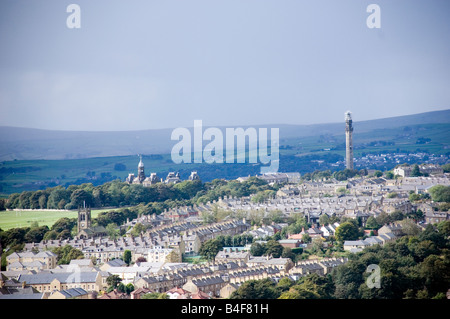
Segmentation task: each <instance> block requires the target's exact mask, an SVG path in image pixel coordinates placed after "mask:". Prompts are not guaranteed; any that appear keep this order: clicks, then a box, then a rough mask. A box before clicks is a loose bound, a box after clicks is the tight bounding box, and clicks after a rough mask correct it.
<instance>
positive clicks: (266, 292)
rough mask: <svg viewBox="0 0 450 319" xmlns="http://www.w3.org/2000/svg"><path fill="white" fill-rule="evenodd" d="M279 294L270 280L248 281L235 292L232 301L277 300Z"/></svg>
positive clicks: (231, 297)
mask: <svg viewBox="0 0 450 319" xmlns="http://www.w3.org/2000/svg"><path fill="white" fill-rule="evenodd" d="M278 297H279V292H278V291H277V289H276V288H275V284H274V283H273V282H272V281H271V280H270V279H268V278H266V279H261V280H248V281H246V282H244V283H243V284H242V285H241V286H239V288H238V289H237V290H236V291H235V292H233V293H232V294H231V296H230V299H276V298H278Z"/></svg>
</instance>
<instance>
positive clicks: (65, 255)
mask: <svg viewBox="0 0 450 319" xmlns="http://www.w3.org/2000/svg"><path fill="white" fill-rule="evenodd" d="M52 251H53V252H54V253H55V254H56V255H57V257H56V260H57V264H58V265H67V264H69V263H70V261H71V260H73V259H81V258H83V257H84V254H83V253H82V252H81V250H79V249H76V248H73V247H72V246H70V245H65V246H63V247H56V248H53V249H52Z"/></svg>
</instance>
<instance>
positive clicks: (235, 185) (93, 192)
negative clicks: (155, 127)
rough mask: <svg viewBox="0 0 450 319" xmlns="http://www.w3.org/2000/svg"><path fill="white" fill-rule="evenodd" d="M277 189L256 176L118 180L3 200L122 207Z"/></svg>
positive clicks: (24, 204) (27, 205) (23, 204)
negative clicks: (140, 181) (141, 181)
mask: <svg viewBox="0 0 450 319" xmlns="http://www.w3.org/2000/svg"><path fill="white" fill-rule="evenodd" d="M274 190H277V188H276V187H272V186H269V185H268V184H267V183H266V182H265V181H263V180H261V179H258V178H256V177H251V178H250V179H249V180H247V181H245V182H242V183H240V182H238V181H225V180H213V181H212V182H207V183H202V182H201V181H183V182H181V183H178V184H164V183H157V184H155V185H151V186H148V187H144V186H143V185H140V184H128V183H125V182H121V181H119V180H115V181H112V182H108V183H105V184H103V185H99V186H94V185H92V184H91V183H85V184H81V185H70V186H69V187H67V188H65V187H63V186H56V187H53V188H48V189H45V190H38V191H24V192H22V193H14V194H11V195H10V196H9V197H8V200H7V201H6V202H5V203H3V202H2V205H3V206H4V207H5V208H7V209H13V208H19V209H77V208H78V207H81V206H83V205H86V206H89V207H112V206H113V207H122V206H133V205H138V204H141V203H144V204H147V203H162V202H165V201H171V202H175V203H181V204H200V203H206V202H208V201H213V200H217V199H218V198H219V197H223V196H236V197H242V196H249V195H250V194H255V193H258V192H259V193H261V194H264V197H267V196H273V192H272V191H274ZM264 191H267V192H264ZM156 212H157V211H156Z"/></svg>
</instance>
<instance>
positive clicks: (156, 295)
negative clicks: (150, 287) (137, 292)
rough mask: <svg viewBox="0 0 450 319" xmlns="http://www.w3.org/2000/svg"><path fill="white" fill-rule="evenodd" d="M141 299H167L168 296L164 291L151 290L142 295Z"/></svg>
mask: <svg viewBox="0 0 450 319" xmlns="http://www.w3.org/2000/svg"><path fill="white" fill-rule="evenodd" d="M141 299H169V296H168V295H167V294H166V293H159V292H151V293H148V294H145V295H143V296H142V297H141Z"/></svg>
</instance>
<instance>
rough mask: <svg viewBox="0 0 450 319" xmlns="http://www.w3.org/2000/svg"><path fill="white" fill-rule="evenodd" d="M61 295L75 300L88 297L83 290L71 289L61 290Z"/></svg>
mask: <svg viewBox="0 0 450 319" xmlns="http://www.w3.org/2000/svg"><path fill="white" fill-rule="evenodd" d="M60 293H61V294H62V295H64V296H65V297H66V298H75V297H80V296H84V295H87V291H86V290H84V289H82V288H70V289H66V290H61V291H60Z"/></svg>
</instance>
